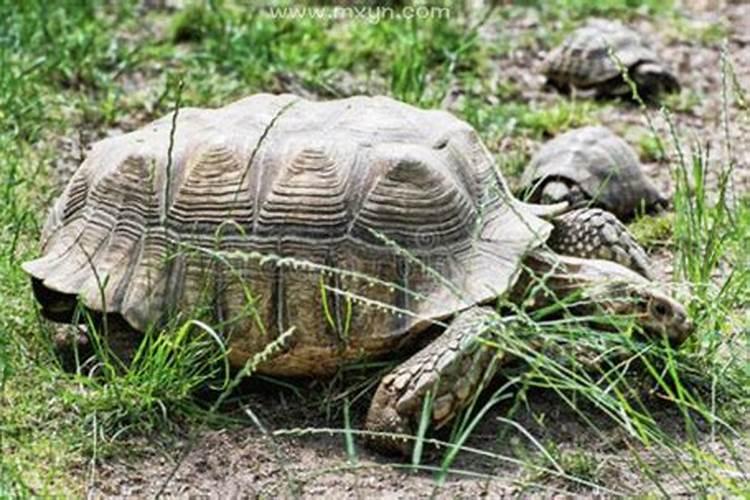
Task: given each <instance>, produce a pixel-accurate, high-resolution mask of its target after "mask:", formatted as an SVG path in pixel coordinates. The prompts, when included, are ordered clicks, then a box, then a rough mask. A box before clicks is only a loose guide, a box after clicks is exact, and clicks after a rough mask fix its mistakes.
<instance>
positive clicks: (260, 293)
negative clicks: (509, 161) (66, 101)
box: [24, 94, 550, 375]
mask: <svg viewBox="0 0 750 500" xmlns="http://www.w3.org/2000/svg"><path fill="white" fill-rule="evenodd" d="M172 118H173V117H172V116H167V117H164V118H162V119H160V120H158V121H156V122H153V123H151V124H150V125H147V126H145V127H144V128H142V129H140V130H137V131H135V132H132V133H129V134H126V135H123V136H120V137H115V138H110V139H106V140H104V141H101V142H99V143H97V144H96V145H95V146H94V147H93V150H92V151H91V153H90V155H89V156H88V158H87V159H86V161H84V163H83V164H82V165H81V166H80V168H79V169H78V170H77V171H76V173H75V175H74V176H73V178H72V179H71V181H70V182H69V184H68V185H67V187H66V189H65V191H64V193H63V194H62V196H61V197H60V198H59V199H58V200H57V201H56V203H55V205H54V207H53V209H52V211H51V214H50V215H49V219H48V221H47V224H46V227H45V229H44V231H43V239H42V256H41V257H40V258H38V259H36V260H33V261H31V262H27V263H25V264H24V269H25V270H26V271H27V272H28V273H29V274H30V275H31V276H32V278H33V279H32V282H33V284H34V290H35V293H36V296H37V298H38V300H39V301H40V302H41V304H42V307H43V312H44V311H45V308H47V312H46V314H47V315H48V316H50V317H53V318H54V317H55V316H56V317H57V318H58V319H60V318H61V316H60V314H59V313H60V311H59V310H57V311H56V310H54V309H55V308H57V309H59V305H55V304H52V302H53V301H52V300H51V299H50V297H57V298H59V297H68V298H71V297H72V298H76V297H77V299H78V300H79V301H80V302H81V303H82V304H84V305H85V306H86V307H87V308H89V309H91V310H93V311H106V312H107V313H112V314H118V315H121V316H122V317H123V318H124V319H125V320H126V321H127V322H128V323H129V324H130V325H131V326H132V327H133V328H135V329H136V330H138V331H145V330H146V329H147V328H148V327H149V326H150V325H152V324H156V325H158V324H162V323H163V322H164V321H165V320H166V319H167V318H169V317H173V315H174V314H178V313H179V314H183V315H185V317H187V316H189V315H190V314H193V313H195V311H201V312H204V313H207V314H210V316H211V318H212V319H213V320H215V322H216V323H218V324H219V327H220V328H221V331H222V332H223V334H224V335H225V336H226V337H227V338H228V339H229V345H230V347H231V351H230V360H231V361H232V362H233V363H234V364H241V363H243V362H244V361H245V360H247V359H248V358H249V357H251V356H252V355H254V354H256V353H258V352H260V351H262V350H263V348H264V347H266V346H267V345H268V344H269V343H270V342H271V341H273V340H274V339H276V338H277V337H279V335H281V334H282V333H284V332H288V331H289V330H292V333H291V334H290V337H289V338H290V340H289V341H288V342H287V343H286V345H285V348H284V350H283V351H282V353H281V354H280V355H278V356H276V357H274V358H273V359H272V360H270V361H268V362H267V363H265V364H264V365H263V366H262V367H261V371H264V372H266V373H277V374H288V375H294V374H306V375H312V374H322V373H330V372H331V371H333V370H335V368H336V366H338V365H339V364H340V363H341V362H343V361H347V360H353V359H358V358H359V357H361V356H362V355H368V356H372V355H377V354H382V353H386V352H388V351H389V350H393V349H395V348H397V347H398V346H399V345H400V343H401V342H402V341H403V340H404V339H405V336H407V335H408V334H415V333H417V332H420V331H422V330H424V329H425V328H426V327H428V326H429V325H430V324H432V323H433V322H435V321H439V320H440V319H442V318H446V317H448V316H450V315H452V314H454V313H455V312H457V311H458V310H461V309H463V308H466V307H469V306H471V305H472V304H476V303H481V302H486V301H489V300H492V299H493V298H496V297H498V296H499V295H501V294H502V293H503V292H505V291H507V290H508V288H509V287H510V286H511V284H512V283H513V281H514V280H515V278H516V276H517V273H518V270H519V267H520V266H519V263H520V259H521V258H522V257H523V255H524V254H525V253H526V252H527V251H528V250H529V249H530V248H532V247H535V246H537V245H539V244H540V243H541V242H542V241H544V240H546V238H547V236H548V234H549V230H550V227H549V224H548V223H546V222H544V221H542V220H541V219H539V218H537V217H536V216H534V215H532V214H531V213H530V212H529V211H528V209H527V208H525V206H524V205H523V204H520V203H519V202H517V201H516V200H515V199H513V198H512V197H511V195H510V194H509V193H508V189H507V187H506V185H505V182H504V181H503V179H502V178H500V177H499V174H497V173H496V171H495V169H494V167H493V161H492V157H491V155H490V154H489V153H488V151H487V150H486V149H485V147H484V146H483V144H482V143H481V142H480V140H479V138H478V137H477V135H476V133H475V132H474V130H473V129H472V128H471V127H470V126H469V125H468V124H466V123H465V122H462V121H460V120H458V119H456V118H455V117H453V116H451V115H449V114H447V113H444V112H440V111H424V110H419V109H417V108H414V107H411V106H408V105H406V104H403V103H400V102H398V101H394V100H391V99H388V98H384V97H374V98H369V97H354V98H349V99H344V100H338V101H328V102H311V101H306V100H304V99H301V98H298V97H295V96H291V95H279V96H273V95H267V94H260V95H255V96H251V97H248V98H246V99H243V100H241V101H238V102H235V103H233V104H230V105H228V106H226V107H223V108H220V109H192V108H186V109H181V110H180V111H179V113H178V117H177V119H176V122H175V126H174V127H173V126H172ZM170 136H171V137H172V139H170ZM170 144H171V145H170ZM63 319H65V318H63Z"/></svg>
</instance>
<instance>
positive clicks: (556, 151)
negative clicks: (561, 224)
mask: <svg viewBox="0 0 750 500" xmlns="http://www.w3.org/2000/svg"><path fill="white" fill-rule="evenodd" d="M550 180H562V181H563V182H565V183H567V184H570V185H576V186H578V187H579V188H580V190H581V191H583V193H584V194H585V195H586V197H587V198H588V200H591V201H592V204H593V205H595V206H599V207H601V208H604V209H605V210H608V211H610V212H612V213H614V214H615V215H617V216H618V217H619V218H621V219H624V218H628V217H631V216H632V215H633V214H634V213H635V212H636V211H637V210H638V209H639V208H641V207H642V206H643V207H646V208H650V207H654V206H657V205H666V203H667V200H666V199H665V198H664V196H663V195H662V194H661V193H660V192H659V191H658V190H657V189H656V188H655V187H654V185H653V184H652V183H651V181H650V180H649V179H648V178H646V176H645V175H644V173H643V170H642V169H641V164H640V162H639V161H638V156H637V155H636V153H635V151H633V148H631V147H630V145H629V144H628V143H627V142H625V140H623V139H622V138H620V137H619V136H617V135H616V134H614V133H613V132H612V131H611V130H609V129H608V128H606V127H602V126H591V127H582V128H578V129H574V130H570V131H568V132H566V133H564V134H562V135H559V136H558V137H556V138H554V139H552V140H550V141H548V142H546V143H545V144H544V145H543V146H542V147H541V148H540V149H539V151H538V152H537V153H536V154H535V155H534V156H533V157H532V159H531V162H530V163H529V165H528V167H527V168H526V170H525V171H524V173H523V175H522V178H521V185H522V186H523V188H524V189H525V190H526V193H527V196H528V199H529V200H530V201H532V202H539V201H541V192H542V189H543V188H544V185H545V183H546V182H548V181H550ZM567 201H570V202H573V203H575V202H576V201H577V200H567Z"/></svg>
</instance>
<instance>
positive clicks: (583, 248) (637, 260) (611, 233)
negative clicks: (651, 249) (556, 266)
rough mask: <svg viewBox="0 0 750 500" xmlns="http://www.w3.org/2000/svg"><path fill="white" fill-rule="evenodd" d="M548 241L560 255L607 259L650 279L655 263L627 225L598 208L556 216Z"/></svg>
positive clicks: (583, 209) (652, 276)
mask: <svg viewBox="0 0 750 500" xmlns="http://www.w3.org/2000/svg"><path fill="white" fill-rule="evenodd" d="M552 223H553V224H554V229H553V231H552V234H551V235H550V237H549V239H548V240H547V244H548V245H549V246H550V248H551V249H552V250H554V251H555V252H556V253H559V254H561V255H570V256H573V257H579V258H583V259H604V260H611V261H613V262H617V263H618V264H620V265H623V266H625V267H628V268H630V269H632V270H633V271H635V272H637V273H638V274H640V275H641V276H644V277H646V278H648V279H650V280H653V279H654V272H653V265H652V263H651V261H650V259H649V258H648V256H647V255H646V252H645V250H643V247H641V246H640V245H639V244H638V242H637V241H635V238H634V237H633V235H632V234H630V231H628V229H627V228H626V227H625V225H624V224H623V223H622V222H620V221H619V220H618V219H617V217H615V216H614V215H613V214H611V213H609V212H607V211H605V210H601V209H599V208H581V209H578V210H571V211H570V212H566V213H564V214H562V215H559V216H557V217H555V219H554V220H553V221H552Z"/></svg>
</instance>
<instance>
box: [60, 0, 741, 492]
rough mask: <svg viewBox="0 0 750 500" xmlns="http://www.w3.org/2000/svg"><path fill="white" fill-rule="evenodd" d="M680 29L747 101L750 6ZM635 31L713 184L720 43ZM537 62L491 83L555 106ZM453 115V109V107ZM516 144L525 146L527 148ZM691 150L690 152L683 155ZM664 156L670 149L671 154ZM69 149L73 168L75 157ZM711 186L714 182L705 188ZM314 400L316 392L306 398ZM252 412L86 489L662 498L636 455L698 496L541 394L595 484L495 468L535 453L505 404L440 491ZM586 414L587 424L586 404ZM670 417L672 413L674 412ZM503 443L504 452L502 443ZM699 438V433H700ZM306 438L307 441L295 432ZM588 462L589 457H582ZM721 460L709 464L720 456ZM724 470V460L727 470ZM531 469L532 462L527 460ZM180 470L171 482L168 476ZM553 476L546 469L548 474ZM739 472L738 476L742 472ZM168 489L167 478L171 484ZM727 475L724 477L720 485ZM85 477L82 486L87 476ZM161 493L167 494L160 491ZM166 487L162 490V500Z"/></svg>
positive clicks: (630, 114) (257, 398) (664, 131)
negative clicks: (663, 65)
mask: <svg viewBox="0 0 750 500" xmlns="http://www.w3.org/2000/svg"><path fill="white" fill-rule="evenodd" d="M686 21H687V22H689V23H692V24H695V25H701V24H702V23H710V22H716V21H720V22H721V23H722V24H723V25H725V26H726V27H728V28H729V30H730V36H729V46H728V49H729V54H730V56H731V58H732V60H733V62H734V68H735V70H736V72H737V77H738V80H739V82H740V84H741V85H743V86H744V88H750V47H748V45H749V44H750V5H728V6H722V7H721V8H719V9H706V10H702V11H701V10H696V11H693V12H692V13H691V14H690V16H689V18H687V19H686ZM538 22H539V21H538V19H536V18H535V16H534V15H533V14H532V13H531V12H530V13H529V15H528V16H521V17H517V18H514V19H511V20H509V21H508V20H506V21H503V20H502V19H501V18H500V16H498V15H495V16H493V17H492V18H491V19H490V20H489V21H488V22H487V23H486V24H485V25H484V26H483V28H482V31H481V36H483V37H487V38H489V39H491V38H492V37H493V36H497V34H498V33H503V34H506V35H507V34H508V33H513V32H519V33H520V32H521V31H523V30H533V29H535V27H536V26H537V23H538ZM633 26H634V27H635V28H637V29H638V30H640V31H641V32H643V33H646V34H647V35H648V36H649V37H650V38H651V39H652V40H653V41H654V42H655V43H656V46H657V47H658V50H659V53H661V54H662V55H663V57H664V59H665V60H666V61H668V62H669V63H670V64H671V65H672V66H673V67H674V68H675V69H676V70H677V71H678V74H679V77H680V80H681V81H682V83H683V85H684V86H685V87H688V88H689V89H690V90H691V91H695V92H696V93H697V94H699V95H700V96H701V97H700V99H698V100H697V102H696V103H694V104H693V105H692V106H690V107H689V109H686V110H684V111H681V112H676V113H675V122H676V124H677V126H678V127H679V128H680V129H682V131H683V132H684V134H682V135H683V137H695V139H696V140H698V141H700V142H701V143H704V144H705V143H710V144H711V161H710V163H709V170H710V171H711V172H713V173H714V174H713V175H712V176H711V179H715V172H717V170H718V169H719V168H720V165H721V164H722V159H723V158H724V157H725V155H726V154H727V151H726V150H725V149H724V148H725V145H724V144H725V142H724V139H723V129H722V122H721V116H722V105H721V88H722V81H721V73H720V70H719V68H720V59H721V44H720V43H711V44H701V43H699V42H698V41H696V40H690V39H685V38H684V37H676V36H674V33H672V32H671V31H670V29H671V28H670V29H666V30H665V29H662V27H660V26H659V25H658V20H654V19H646V18H643V19H636V20H635V21H634V22H633ZM543 57H544V53H543V51H542V49H541V48H540V47H534V46H529V45H523V46H519V47H518V48H517V49H515V50H513V51H511V53H510V54H508V55H507V56H505V57H504V58H503V59H500V60H496V61H494V64H496V67H497V68H498V78H506V79H509V80H511V81H515V82H516V83H517V84H518V88H520V89H522V95H521V96H520V99H522V100H529V101H532V100H534V101H541V102H545V101H550V100H552V99H555V96H554V95H551V94H549V91H548V90H546V89H544V88H543V83H544V82H543V78H542V77H541V76H539V72H538V69H539V66H540V63H541V60H542V58H543ZM447 106H449V107H450V103H447ZM650 113H652V115H653V117H654V123H655V125H656V128H657V130H658V131H659V132H660V135H661V137H669V133H668V127H667V125H666V123H665V122H664V120H663V119H662V118H661V117H660V116H659V114H658V110H655V109H652V110H650ZM749 117H750V114H748V112H746V111H743V112H740V111H736V110H734V109H732V110H731V114H730V116H729V117H728V121H729V123H730V125H731V126H730V135H731V137H732V139H733V140H732V141H731V143H732V149H731V151H730V154H731V158H732V160H733V161H734V162H735V163H736V164H737V166H738V168H737V169H736V175H735V178H734V185H735V189H736V191H737V192H738V193H747V192H748V191H750V164H749V162H750V155H748V150H749V149H750V142H748V140H747V139H748V138H750V133H748V132H750V124H749V123H748V118H749ZM598 118H599V120H600V121H601V122H602V123H604V124H606V125H608V126H610V127H611V128H612V129H614V130H615V131H617V132H619V133H621V134H623V135H625V136H626V137H629V138H632V137H633V134H635V135H636V136H637V135H638V134H639V133H647V132H648V129H647V128H646V126H645V124H644V118H643V114H642V112H641V110H639V109H638V108H637V107H635V106H628V105H618V106H611V107H608V108H606V110H605V111H603V112H602V113H600V114H599V116H598ZM521 142H524V143H521ZM537 146H538V144H537V143H535V142H534V141H531V140H530V139H517V140H510V141H505V142H503V144H502V145H501V149H499V150H496V151H494V152H495V153H498V154H500V153H503V152H504V151H509V150H512V149H513V148H518V147H523V148H527V149H528V150H531V151H533V150H534V149H535V148H536V147H537ZM684 146H685V147H688V146H689V145H684ZM668 151H672V154H674V152H673V146H672V145H671V144H668ZM79 153H80V152H77V151H75V146H71V155H77V154H79ZM645 168H646V169H647V171H648V173H649V174H650V175H651V176H652V178H654V179H656V181H657V183H658V184H659V185H660V186H661V187H662V188H663V189H664V190H665V191H669V190H671V174H670V172H669V162H668V161H650V162H647V163H646V164H645ZM711 182H715V181H711ZM656 257H657V258H658V260H659V262H660V263H661V264H662V266H661V269H660V271H661V274H662V276H663V277H665V278H667V277H668V276H669V275H670V271H671V269H670V267H669V262H670V258H671V256H669V255H668V254H660V255H657V256H656ZM311 387H312V390H315V388H316V387H318V388H319V387H320V386H314V385H313V386H311ZM246 400H247V401H248V403H247V405H248V407H250V408H252V410H253V411H254V412H255V413H256V414H257V415H258V417H259V419H260V421H261V422H262V423H263V425H265V426H266V427H267V431H268V433H270V434H264V433H263V432H261V430H259V428H258V427H257V426H253V425H248V426H247V427H244V428H230V429H222V430H203V431H199V432H198V434H197V435H190V436H185V435H182V436H181V435H176V436H175V437H174V441H172V442H169V443H162V442H161V441H160V440H155V441H149V440H145V439H144V440H140V441H137V442H134V443H133V446H132V449H134V450H136V449H138V450H139V451H138V452H135V451H134V453H133V455H132V456H129V457H122V456H119V457H116V458H102V459H100V461H99V462H98V463H96V464H95V466H94V467H92V468H91V469H85V470H81V471H80V474H81V475H82V477H87V478H89V479H88V480H87V485H88V492H89V494H90V495H91V496H94V497H99V496H122V497H129V496H137V497H151V496H153V495H155V494H157V493H158V492H160V491H161V492H162V493H163V494H166V495H167V496H190V497H205V498H270V497H278V498H290V497H302V498H320V497H327V498H332V499H333V498H427V497H432V498H478V497H484V498H500V497H506V496H527V495H534V496H539V497H548V496H556V497H560V498H566V497H573V496H577V495H581V494H583V495H586V496H618V495H632V494H636V493H643V492H656V493H658V490H656V486H655V485H654V484H653V483H651V482H649V480H648V478H646V477H644V475H643V474H642V473H641V472H639V471H638V470H636V469H635V467H636V462H637V461H636V460H634V459H633V455H634V454H635V455H638V456H639V457H640V459H641V460H644V461H646V462H649V463H652V464H654V469H655V470H659V471H661V472H660V473H661V474H663V476H661V477H660V482H661V483H662V484H663V485H665V486H666V487H667V493H669V494H670V495H675V496H678V495H685V496H690V495H691V494H693V493H694V492H695V491H696V489H695V488H696V485H694V484H691V483H690V482H686V481H685V480H684V474H681V471H679V470H675V468H674V466H673V464H671V463H670V462H669V458H668V457H664V456H659V454H657V453H656V451H655V450H648V449H644V448H643V447H642V446H640V445H637V444H635V443H633V442H631V441H630V440H629V439H628V438H627V437H626V436H625V435H624V433H622V431H621V430H619V429H618V428H617V427H615V426H614V425H613V424H611V423H608V422H609V421H608V419H607V418H606V417H604V416H602V415H598V416H597V415H594V417H592V418H594V419H595V421H596V427H598V428H600V429H602V430H603V432H602V434H599V435H597V434H595V433H593V432H592V428H591V426H590V425H588V424H587V423H586V422H584V421H583V420H582V419H581V418H580V417H579V416H577V415H576V413H575V412H574V411H573V410H572V409H570V408H569V406H568V405H566V404H565V403H564V402H562V401H561V400H560V398H559V397H557V396H555V395H554V394H551V393H550V392H544V391H536V392H533V393H530V394H529V396H528V406H527V408H525V409H522V410H521V411H520V412H519V413H518V414H517V415H516V420H517V422H518V425H519V426H520V427H522V428H524V429H525V430H526V431H527V432H528V433H529V434H530V436H533V439H534V440H536V441H538V442H540V443H545V444H548V443H554V445H555V447H556V449H557V450H558V452H559V454H560V455H559V456H560V457H568V459H570V457H572V459H574V460H579V461H582V462H583V463H585V464H588V467H589V468H592V469H593V470H594V472H595V474H594V479H593V481H594V482H596V483H598V484H599V485H600V486H596V485H582V484H576V483H575V482H571V481H567V480H565V479H563V478H560V477H557V476H555V475H554V474H551V473H546V472H539V471H534V470H533V469H532V468H530V467H529V466H528V465H518V464H515V463H512V462H509V461H503V460H500V459H499V458H498V456H501V455H502V456H506V457H513V458H516V459H519V460H523V457H524V455H523V453H524V452H523V450H527V452H529V451H528V450H532V452H533V450H534V449H535V448H534V446H533V442H532V440H531V439H529V437H528V436H527V435H526V434H524V433H523V432H521V431H519V430H518V428H508V426H509V424H507V423H505V422H503V421H502V420H500V419H502V417H503V416H504V415H506V414H507V412H508V410H509V405H507V404H500V405H498V406H496V407H495V408H493V409H492V410H491V411H490V412H489V413H488V414H487V415H486V416H485V417H484V419H483V420H482V422H481V423H480V426H479V428H478V429H477V430H476V431H475V432H474V433H473V435H472V436H471V437H470V439H469V441H468V442H467V446H468V447H471V448H475V449H477V450H481V451H479V452H474V453H469V452H463V453H462V454H460V455H459V457H458V459H457V461H456V462H455V463H454V464H453V466H452V469H453V470H455V471H456V473H454V474H452V475H450V476H449V477H448V479H447V480H446V482H445V484H443V485H442V486H437V485H436V483H435V481H434V476H433V473H432V472H430V471H424V470H423V471H417V472H414V471H411V470H409V469H408V468H405V467H404V466H403V464H402V465H399V462H398V461H395V460H393V459H389V458H387V457H383V456H380V455H377V454H373V453H371V452H369V451H367V450H366V449H365V448H363V447H362V446H358V447H357V455H356V461H355V460H352V459H350V457H348V456H347V452H346V447H345V444H344V437H343V435H342V434H334V435H331V434H326V433H314V434H305V435H275V436H273V437H271V434H273V433H279V434H282V431H284V430H285V429H287V430H291V429H305V428H317V429H324V428H328V427H333V428H341V427H342V425H343V424H342V422H343V421H342V419H341V418H339V419H338V420H335V421H329V420H326V419H325V415H324V414H323V412H321V410H319V409H310V408H309V407H308V405H307V404H306V403H305V402H304V401H299V400H295V399H294V398H293V397H290V396H289V394H287V395H286V396H284V394H281V393H268V392H263V391H260V392H258V393H254V392H253V391H250V394H249V395H248V396H247V397H246ZM581 410H582V411H583V412H591V414H592V415H593V414H595V413H596V412H594V411H593V410H592V409H588V408H586V407H585V405H582V406H581ZM672 411H674V410H672ZM655 412H656V413H657V414H658V413H659V412H661V413H662V415H661V417H662V418H660V420H661V422H662V423H663V424H664V427H665V431H666V432H667V434H668V435H670V436H672V437H673V438H674V439H677V440H679V439H680V438H681V436H682V432H683V430H682V429H681V428H680V424H679V422H680V419H679V418H675V415H673V414H671V413H670V410H668V409H664V410H659V408H658V404H657V403H655ZM361 415H362V409H361V408H360V409H359V411H355V415H354V423H353V426H354V427H355V428H356V427H357V425H358V422H359V420H357V419H361ZM504 428H505V430H506V431H508V432H506V433H504V434H502V436H503V437H502V439H498V435H499V434H498V431H499V430H503V429H504ZM704 430H705V429H704ZM303 434H304V433H303ZM702 446H705V447H706V448H707V449H716V450H718V449H719V448H720V446H719V441H716V440H712V438H711V435H710V434H709V433H706V434H705V437H704V438H703V442H702ZM736 447H737V450H738V453H739V455H740V458H741V459H742V460H744V467H745V470H747V467H748V466H749V465H750V463H748V462H750V449H748V447H747V443H742V442H739V441H738V442H737V443H736ZM577 450H585V453H584V455H585V456H583V457H581V456H579V455H578V454H579V453H580V451H577ZM721 453H722V452H721V451H717V454H719V455H720V456H721ZM726 458H727V460H728V461H730V457H726ZM526 461H528V460H526ZM178 462H179V467H177V468H176V470H175V465H176V464H177V463H178ZM439 463H440V462H439V459H433V460H432V461H430V460H428V461H427V462H426V464H427V465H431V466H439ZM547 467H550V466H549V465H547ZM738 467H740V466H738ZM172 472H174V476H173V477H171V479H169V480H168V478H170V474H171V473H172ZM727 474H731V472H729V471H728V472H727ZM84 475H85V476H84ZM167 480H168V481H167ZM162 487H163V490H162Z"/></svg>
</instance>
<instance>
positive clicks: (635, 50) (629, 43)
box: [542, 19, 680, 100]
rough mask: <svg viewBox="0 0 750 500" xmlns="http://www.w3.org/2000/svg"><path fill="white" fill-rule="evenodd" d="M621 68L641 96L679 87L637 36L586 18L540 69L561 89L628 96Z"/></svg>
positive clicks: (619, 26) (617, 25)
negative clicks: (587, 20) (625, 70)
mask: <svg viewBox="0 0 750 500" xmlns="http://www.w3.org/2000/svg"><path fill="white" fill-rule="evenodd" d="M613 56H614V57H613ZM618 61H619V62H618ZM621 68H625V69H627V70H628V74H629V76H630V78H631V79H632V80H633V81H634V82H635V84H636V86H637V88H638V93H639V95H640V96H641V97H642V98H643V99H645V100H653V99H654V98H656V97H657V96H658V94H660V93H661V92H667V93H669V92H677V91H679V90H680V84H679V82H678V81H677V78H676V77H675V76H674V75H673V74H672V73H671V72H670V71H669V69H667V68H666V67H665V66H664V65H663V64H661V63H660V62H659V57H658V56H657V55H656V53H655V52H654V51H653V49H651V47H649V46H648V45H647V44H646V42H645V41H644V40H643V38H642V37H641V35H640V34H638V33H636V32H635V31H633V30H631V29H629V28H627V27H625V26H623V25H622V24H620V23H619V22H615V21H605V20H603V19H592V20H590V21H589V22H588V23H587V24H586V25H585V26H583V27H582V28H579V29H577V30H576V31H574V32H573V33H572V34H571V35H570V36H568V37H567V38H566V39H565V40H564V41H563V43H562V44H561V45H560V46H558V47H557V48H555V49H553V50H552V51H551V52H550V53H549V55H548V56H547V58H546V59H545V61H544V63H543V66H542V73H544V75H545V76H546V77H547V82H548V83H549V84H550V85H551V86H553V87H555V88H557V89H558V90H559V91H561V92H563V93H569V92H570V91H571V88H576V89H579V90H583V91H586V90H591V91H593V92H594V94H595V96H597V97H620V96H630V95H631V89H630V86H629V85H628V84H627V82H626V81H625V80H624V79H623V78H622V69H621Z"/></svg>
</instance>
